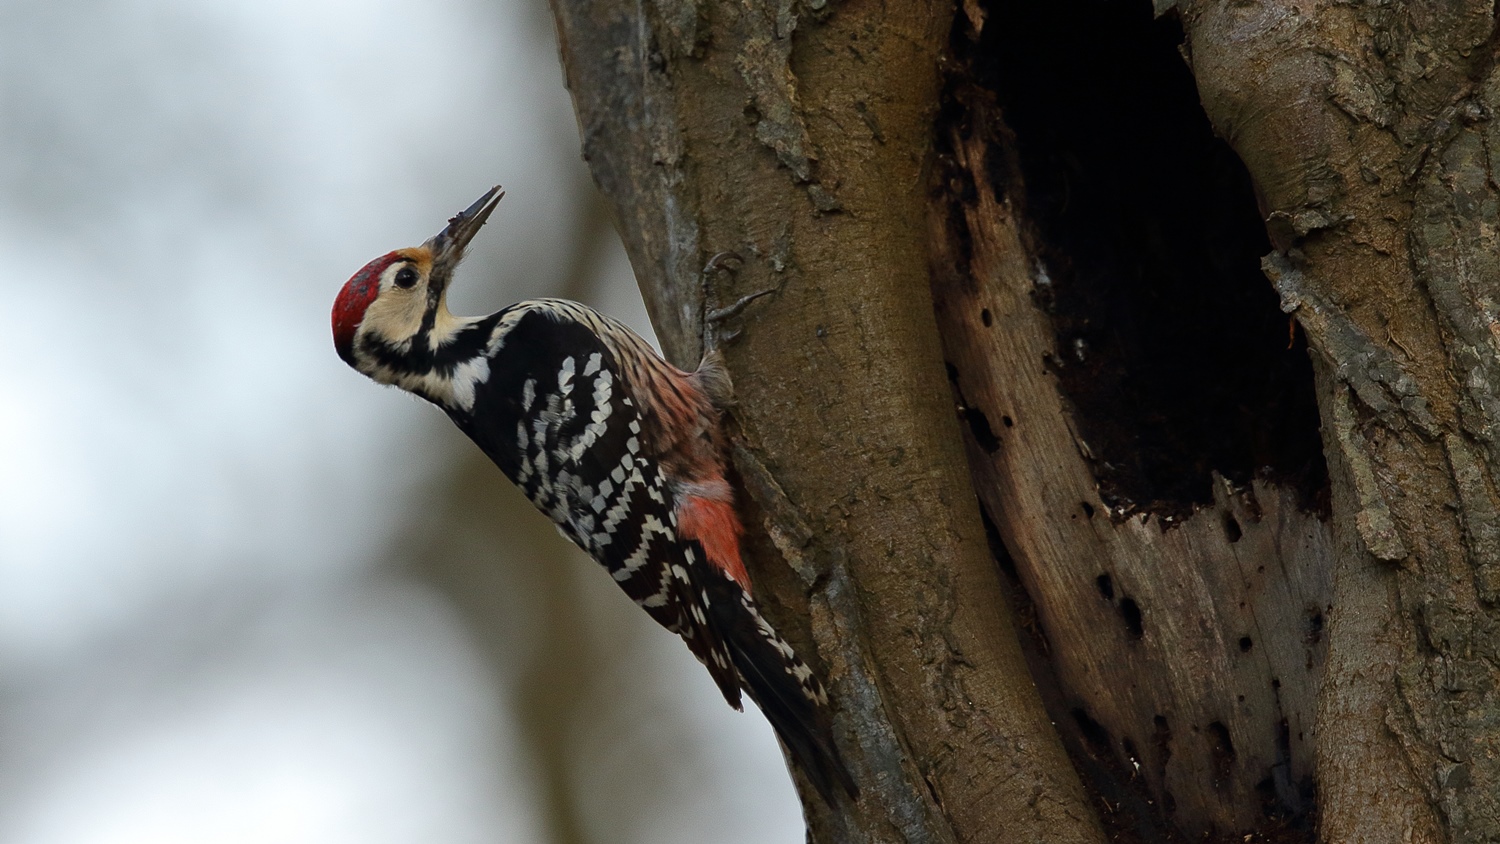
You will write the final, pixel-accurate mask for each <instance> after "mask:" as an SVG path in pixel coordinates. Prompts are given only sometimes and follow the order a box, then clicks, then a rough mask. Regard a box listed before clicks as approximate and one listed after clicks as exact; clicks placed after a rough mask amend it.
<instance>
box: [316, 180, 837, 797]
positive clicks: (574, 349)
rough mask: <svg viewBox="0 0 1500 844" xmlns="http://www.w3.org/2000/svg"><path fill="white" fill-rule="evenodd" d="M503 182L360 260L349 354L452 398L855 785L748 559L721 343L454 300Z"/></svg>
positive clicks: (350, 295)
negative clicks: (468, 307)
mask: <svg viewBox="0 0 1500 844" xmlns="http://www.w3.org/2000/svg"><path fill="white" fill-rule="evenodd" d="M502 196H504V193H503V192H502V191H501V190H500V188H499V187H495V188H492V189H491V190H489V191H487V192H486V193H485V194H484V195H483V196H481V197H480V198H479V199H478V201H476V202H475V203H474V204H473V205H471V206H469V208H468V209H466V210H465V211H463V212H461V213H459V214H458V215H457V216H455V217H453V218H452V219H450V220H449V221H448V225H447V226H446V227H445V228H444V229H443V230H442V231H441V232H439V233H438V234H437V235H436V236H434V237H432V238H431V239H429V240H428V241H427V242H425V243H423V244H422V245H421V246H417V247H413V248H407V249H398V250H396V251H394V252H389V253H387V254H385V255H382V256H381V257H379V258H376V259H375V260H373V261H371V262H370V263H368V264H366V265H365V266H364V267H363V268H362V269H360V271H359V272H357V273H355V274H354V276H353V277H352V278H350V279H349V281H348V282H346V283H345V284H344V287H343V289H342V290H341V291H340V292H339V295H338V298H337V299H336V300H335V302H334V305H333V343H334V348H335V349H336V350H337V351H338V354H339V357H341V358H343V359H344V361H345V362H346V363H348V364H349V365H350V366H352V367H354V369H356V370H358V371H359V372H361V373H363V374H364V375H366V376H368V377H369V378H371V379H373V380H374V381H377V382H379V383H381V384H389V385H394V386H396V387H399V388H401V389H403V390H406V391H407V392H410V393H414V394H416V395H418V396H421V397H422V398H424V399H426V400H427V401H429V402H431V403H432V404H434V405H437V406H438V407H439V408H441V409H442V410H443V411H444V412H445V413H447V414H448V417H449V418H450V419H452V420H453V422H454V423H455V424H456V425H458V427H459V429H460V430H462V431H463V432H464V433H465V434H468V435H469V438H470V439H472V440H473V441H474V442H475V444H476V445H478V446H479V448H480V449H481V450H483V451H484V453H485V454H486V455H488V456H489V458H490V459H491V460H493V461H494V462H495V464H496V465H497V466H499V467H500V470H501V471H502V472H504V473H505V475H506V477H508V478H509V479H510V480H511V481H512V482H513V483H515V484H516V486H518V487H520V488H521V491H522V492H524V493H525V494H526V496H527V497H528V498H529V499H531V502H532V503H533V504H535V505H536V507H537V509H539V510H541V511H542V513H544V514H546V515H547V516H548V517H550V518H551V519H552V521H553V522H555V523H556V525H557V527H558V530H559V532H561V533H562V534H563V536H565V537H567V538H568V539H569V540H571V541H572V542H573V543H575V544H576V545H578V547H580V548H582V549H583V550H584V551H585V552H587V553H588V554H589V555H590V556H592V557H593V558H594V559H595V560H596V561H597V562H599V563H600V564H601V565H603V566H604V567H605V569H607V570H608V571H609V573H610V575H611V576H612V577H613V578H614V580H615V582H616V583H618V584H619V585H620V588H621V589H623V590H624V591H625V593H626V594H627V595H629V596H630V597H631V598H633V599H634V600H635V602H636V603H637V604H639V605H640V606H641V607H642V608H643V609H645V610H646V612H647V613H649V614H650V615H651V617H652V618H654V619H655V620H656V621H657V623H658V624H661V625H662V626H663V627H665V628H667V629H668V630H670V631H672V632H673V633H676V634H677V635H679V636H681V637H682V638H683V640H684V641H685V642H686V643H687V646H688V649H689V650H691V651H692V653H693V655H694V656H695V657H697V658H698V660H699V661H700V662H702V663H703V664H704V666H706V667H707V668H708V672H709V674H710V675H711V676H712V677H713V679H714V682H715V683H716V684H717V685H718V687H719V691H721V692H722V693H723V694H724V699H725V700H727V701H728V702H729V705H730V706H733V707H734V708H735V709H741V708H742V706H741V702H740V691H741V689H743V690H744V691H745V692H747V693H748V694H749V695H750V697H751V699H752V700H754V701H755V702H756V703H757V704H758V705H759V706H760V708H761V710H762V711H763V712H764V713H765V715H766V718H767V720H769V721H770V722H771V725H772V727H774V728H775V730H776V734H777V736H778V737H779V738H780V739H781V741H782V743H783V745H784V746H785V747H786V748H788V750H789V752H790V754H791V756H792V757H793V758H794V759H795V760H796V762H797V764H798V766H799V767H800V768H801V769H802V770H803V771H804V772H805V773H806V774H807V776H808V778H809V780H810V781H811V782H812V784H813V786H814V787H815V788H816V789H817V790H818V792H819V793H820V794H821V795H822V797H823V799H824V800H825V801H827V802H829V803H830V804H832V803H833V801H834V797H835V786H838V787H839V788H841V789H842V790H843V791H844V792H845V793H846V794H848V795H849V796H850V797H851V798H853V797H856V796H857V795H858V790H857V789H856V787H855V785H854V781H853V779H852V777H851V776H850V775H849V772H848V769H847V768H846V767H845V765H844V762H843V760H842V758H841V757H840V755H839V752H838V748H837V747H836V746H835V745H834V743H833V740H832V736H831V733H832V726H831V720H830V717H829V713H828V698H827V695H826V693H825V692H824V689H823V685H822V683H820V682H819V681H818V678H817V677H816V676H815V675H814V674H813V671H812V669H811V668H809V667H808V666H807V664H806V663H805V662H803V661H802V660H801V659H800V658H799V657H798V656H797V654H796V652H795V651H793V649H792V647H791V646H790V645H789V644H787V642H786V640H784V639H782V638H781V636H780V635H779V634H778V633H777V632H776V630H775V629H774V628H773V627H772V626H771V625H770V623H769V622H767V621H766V619H765V617H764V616H763V615H762V614H761V612H760V609H759V607H758V606H757V605H756V602H755V598H754V596H753V595H752V593H751V585H750V576H749V574H748V573H747V572H746V571H745V565H744V562H743V561H742V560H741V558H740V536H741V534H742V533H743V529H742V526H741V523H740V518H739V515H738V513H737V512H736V510H735V502H734V491H733V489H732V488H731V485H730V483H729V480H728V477H727V475H726V462H727V461H726V457H725V436H724V432H723V428H722V425H721V415H722V412H723V408H724V407H725V405H726V404H727V402H728V401H729V399H730V390H731V387H730V382H729V377H728V374H727V373H726V372H725V370H724V368H723V365H722V364H721V362H720V360H719V357H718V355H717V354H714V353H710V354H708V355H706V356H704V358H703V361H702V363H700V364H699V365H698V368H697V369H696V370H695V371H693V372H685V371H683V370H681V369H678V368H677V367H675V366H672V365H671V364H669V363H667V362H666V361H665V360H662V358H661V357H660V356H658V355H657V353H656V352H655V351H654V350H653V349H652V348H651V346H650V345H649V344H648V343H647V342H646V341H645V340H643V339H641V337H640V336H639V335H637V334H636V333H635V332H633V331H631V330H630V329H629V328H627V327H625V325H624V324H622V323H620V322H618V321H616V320H614V319H611V318H610V317H607V316H605V315H603V314H600V313H598V312H597V311H594V310H593V309H591V308H588V307H586V306H584V305H580V304H578V303H577V302H569V301H566V300H562V299H532V300H527V301H524V302H518V303H516V304H514V305H511V306H510V307H508V308H503V309H501V310H500V311H497V312H496V313H493V314H490V315H489V316H485V317H458V316H454V315H453V314H452V313H450V312H449V311H448V306H447V294H448V286H449V284H450V283H451V282H452V279H453V273H454V270H455V268H456V267H457V266H458V263H459V261H460V260H461V259H462V258H463V256H464V250H465V249H466V248H467V246H468V244H469V242H470V241H471V240H472V239H473V238H474V235H475V234H476V233H477V232H478V231H479V229H480V227H481V226H483V225H484V223H485V221H486V220H488V219H489V216H490V213H491V212H492V211H494V210H495V206H496V204H497V203H499V201H500V199H501V197H502Z"/></svg>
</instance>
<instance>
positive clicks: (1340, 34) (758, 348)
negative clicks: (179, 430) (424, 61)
mask: <svg viewBox="0 0 1500 844" xmlns="http://www.w3.org/2000/svg"><path fill="white" fill-rule="evenodd" d="M959 6H960V9H959V13H958V16H957V17H956V18H955V17H953V15H952V12H953V9H951V8H949V7H948V6H946V5H945V4H943V3H940V2H929V3H920V2H905V3H896V4H890V3H887V4H884V5H879V6H877V5H875V4H873V3H868V2H849V3H844V4H841V5H835V6H829V7H825V6H824V4H823V3H821V2H813V3H806V4H799V3H795V2H792V0H783V2H781V3H778V4H775V5H773V6H763V5H761V4H750V3H743V4H711V3H706V2H705V3H693V2H682V3H668V2H661V3H655V4H643V5H628V4H624V3H599V2H594V3H589V2H583V0H554V9H555V11H556V14H557V18H558V23H559V30H560V33H561V38H562V42H563V59H564V64H565V67H566V70H567V76H568V80H569V86H570V88H571V89H572V91H573V94H574V98H575V102H576V104H577V107H578V112H579V120H580V126H581V128H582V131H583V136H584V150H585V155H586V157H587V158H588V159H589V160H590V163H591V164H592V166H593V170H594V173H595V176H596V178H597V180H598V181H599V183H600V185H601V187H602V188H603V190H604V193H605V195H606V196H607V197H608V199H609V201H610V203H611V204H612V207H613V209H614V211H615V214H616V216H617V220H618V224H619V227H620V230H621V234H622V236H623V237H624V239H625V242H626V245H627V249H628V250H629V252H630V255H631V258H632V262H633V264H634V266H635V269H636V271H637V274H638V276H639V278H640V279H641V281H642V286H643V289H644V291H645V293H646V296H647V300H648V304H649V306H650V308H651V310H652V314H653V319H654V321H655V322H656V324H657V326H658V328H659V331H660V334H661V336H662V338H663V344H664V346H665V348H666V351H667V352H668V354H669V356H670V357H672V358H673V359H674V360H675V361H676V362H677V363H679V364H683V365H691V364H692V363H694V362H695V361H696V358H697V356H698V354H699V352H700V350H701V347H702V336H703V332H704V331H705V330H707V331H708V333H709V334H710V335H711V336H712V335H714V334H715V333H716V332H719V331H720V330H721V329H723V328H725V327H726V326H716V325H715V323H714V320H710V319H706V315H708V314H710V313H711V312H712V311H714V310H715V309H716V308H720V307H722V306H724V305H727V304H729V303H730V302H733V301H735V300H736V299H737V298H738V297H740V296H743V295H745V294H749V293H754V292H759V291H762V290H769V291H772V293H771V295H768V296H766V297H764V298H762V299H759V300H757V301H756V302H754V303H752V304H751V305H750V306H749V309H748V310H746V311H745V312H744V313H743V315H742V316H741V317H739V318H738V322H735V321H731V322H730V323H729V324H728V326H727V327H728V328H729V330H731V331H732V330H734V329H736V328H740V329H742V333H741V336H740V337H739V339H738V341H737V342H736V343H734V344H733V345H731V346H729V347H728V348H727V355H728V360H729V364H730V368H731V371H732V373H733V375H734V377H735V380H736V383H737V385H738V392H739V396H740V401H741V404H740V406H739V408H738V409H737V410H736V413H735V416H736V421H737V424H738V426H739V434H740V438H739V441H740V445H739V447H738V452H737V465H738V467H739V470H740V473H741V475H742V480H743V481H744V487H745V489H746V490H747V492H748V497H749V499H750V500H749V501H747V502H746V506H747V508H748V509H749V512H750V515H751V516H752V521H753V522H754V523H757V525H758V526H761V527H764V531H763V532H761V531H757V536H756V537H754V538H753V539H752V545H753V548H752V551H753V552H754V553H753V555H752V556H753V558H754V560H755V562H756V570H755V574H756V577H757V584H758V589H759V590H761V592H762V593H763V594H765V595H766V596H767V598H768V600H769V601H770V603H772V604H773V609H774V611H775V615H776V620H777V621H778V622H779V623H780V624H781V625H782V626H783V627H785V628H786V629H787V630H788V632H789V633H790V634H791V635H792V637H793V638H794V640H796V641H798V642H799V643H801V644H802V645H803V646H804V647H805V648H806V649H807V650H808V651H809V652H810V653H812V654H815V655H816V658H817V660H818V661H820V662H821V663H822V665H823V667H824V670H825V674H826V675H827V676H828V677H829V678H830V680H831V681H832V682H831V685H832V687H833V691H834V696H835V698H836V699H837V701H838V705H839V707H840V709H841V716H840V720H839V727H840V729H841V731H842V732H841V734H840V736H839V740H840V742H841V745H842V746H843V747H844V748H845V750H846V752H847V753H848V754H849V756H850V758H851V760H852V762H853V764H854V767H855V768H856V776H857V777H858V779H859V780H860V783H861V787H862V788H863V789H865V797H864V798H863V799H862V800H861V801H860V802H859V804H858V805H856V806H844V807H839V810H838V811H836V812H828V811H825V810H824V809H822V808H821V807H820V806H819V805H818V803H817V801H816V800H813V801H811V802H810V803H809V812H810V822H811V824H812V828H813V834H814V837H815V838H816V839H817V840H825V841H887V840H889V841H896V840H914V841H942V842H947V841H952V842H970V841H976V842H977V841H1042V840H1045V841H1049V842H1050V841H1099V840H1102V839H1103V837H1104V836H1105V835H1106V834H1107V835H1108V837H1109V838H1110V840H1124V841H1203V840H1212V841H1224V842H1228V841H1284V842H1292V841H1297V842H1310V841H1314V840H1321V841H1327V842H1339V844H1343V843H1344V842H1386V841H1391V842H1395V841H1424V842H1425V841H1491V840H1500V700H1497V699H1496V698H1497V695H1500V688H1497V685H1496V679H1497V664H1500V645H1497V642H1500V635H1497V634H1500V616H1497V612H1500V608H1497V605H1500V515H1497V514H1500V507H1497V502H1500V495H1497V484H1496V472H1497V469H1500V438H1497V434H1500V429H1497V428H1496V425H1497V420H1500V283H1497V279H1500V242H1497V241H1500V221H1497V212H1500V183H1497V181H1496V179H1495V175H1494V173H1495V164H1494V160H1493V159H1494V156H1495V155H1496V154H1497V153H1496V152H1495V151H1496V150H1497V149H1500V146H1497V144H1500V129H1496V128H1495V127H1496V125H1497V123H1496V121H1495V120H1494V119H1492V118H1493V116H1494V115H1495V113H1496V109H1500V72H1497V70H1496V66H1495V62H1494V51H1495V44H1496V41H1495V9H1494V8H1493V5H1492V4H1491V3H1479V2H1475V0H1443V2H1432V3H1418V4H1405V3H1396V2H1384V1H1383V0H1370V2H1350V0H1267V1H1266V2H1259V1H1258V0H1248V2H1247V1H1246V0H1235V1H1234V2H1229V0H1196V1H1195V0H1182V2H1177V3H1173V2H1167V0H1157V2H1156V8H1155V9H1154V11H1155V12H1156V13H1158V14H1159V15H1160V17H1153V14H1152V13H1153V9H1152V7H1151V4H1150V3H1149V2H1147V0H1135V2H1129V1H1128V0H1109V2H1105V0H1053V1H1052V2H1048V3H1041V2H1024V1H1023V0H963V2H962V3H961V4H959ZM721 250H730V251H734V252H736V253H738V255H739V256H740V257H741V258H742V261H741V262H739V263H738V264H735V263H734V262H731V264H730V265H731V266H732V267H734V270H733V271H732V272H724V273H719V274H715V275H714V276H713V278H712V279H711V280H710V281H711V283H709V284H708V285H706V286H705V285H704V283H703V281H702V279H701V278H700V270H701V268H702V267H703V265H704V263H705V261H706V260H707V259H708V258H709V257H710V256H712V255H713V254H715V253H717V252H719V251H721ZM929 290H930V291H931V299H929V296H928V291H929ZM931 304H935V305H936V307H935V309H934V308H932V307H930V305H931ZM934 313H935V314H936V319H935V320H934ZM945 358H946V363H947V379H944V377H943V375H944V369H943V363H944V359H945ZM945 380H946V381H947V383H944V382H945ZM955 399H956V400H957V405H958V407H957V410H958V413H957V414H956V416H957V419H955V413H954V400H955ZM959 422H961V423H962V424H961V425H960V424H958V423H959ZM961 444H963V445H961ZM963 446H966V447H967V458H968V459H967V469H966V466H965V459H964V458H965V450H964V447H963ZM975 492H977V494H978V499H979V501H980V503H981V505H982V508H983V514H982V515H981V513H980V512H979V508H976V507H975V506H974V493H975ZM986 533H988V537H986ZM987 538H988V542H987ZM1010 608H1018V609H1019V616H1018V620H1019V622H1020V624H1019V628H1018V629H1019V630H1020V631H1021V633H1022V636H1021V637H1020V639H1021V646H1020V647H1018V645H1017V637H1016V635H1015V633H1016V629H1017V627H1016V626H1015V625H1014V624H1013V619H1012V615H1011V613H1010V612H1009V611H1008V609H1010ZM1023 651H1024V654H1025V657H1026V662H1024V663H1023V659H1022V652H1023ZM1028 667H1029V671H1030V676H1032V677H1034V678H1035V679H1036V682H1037V684H1038V686H1039V687H1040V692H1041V694H1040V695H1038V694H1037V692H1036V690H1034V689H1033V687H1032V684H1031V680H1030V679H1029V678H1028V674H1027V671H1028ZM1049 717H1050V720H1051V721H1052V722H1055V728H1054V726H1053V724H1050V723H1049ZM1079 775H1081V777H1080V776H1079ZM1080 780H1081V784H1080ZM804 793H806V792H805V789H804ZM1101 825H1102V827H1103V828H1107V830H1108V832H1107V833H1101V831H1100V830H1101Z"/></svg>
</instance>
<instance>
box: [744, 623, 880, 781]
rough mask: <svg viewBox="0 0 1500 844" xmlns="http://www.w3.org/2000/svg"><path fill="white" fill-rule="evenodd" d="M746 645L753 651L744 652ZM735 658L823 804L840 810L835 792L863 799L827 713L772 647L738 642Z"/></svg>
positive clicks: (753, 694)
mask: <svg viewBox="0 0 1500 844" xmlns="http://www.w3.org/2000/svg"><path fill="white" fill-rule="evenodd" d="M742 643H743V644H745V645H749V647H742ZM730 653H732V654H733V655H734V663H735V667H736V668H738V669H739V671H740V676H741V677H743V678H744V680H745V687H746V691H748V692H749V693H750V697H751V699H752V700H754V701H755V702H756V704H758V705H759V706H760V711H761V712H763V713H765V716H766V720H767V721H770V722H771V727H772V728H773V729H775V730H776V735H777V737H778V738H780V739H781V743H782V745H783V746H785V747H786V749H787V751H788V752H790V753H791V756H792V758H793V759H795V760H796V762H797V767H799V768H801V769H802V772H803V773H804V774H806V775H807V778H808V780H809V781H810V782H811V783H812V784H813V787H814V788H816V789H817V790H818V794H819V795H821V796H822V797H823V801H824V802H825V803H827V804H828V805H830V806H832V805H834V804H835V799H836V795H835V792H834V789H835V787H838V788H841V789H843V791H844V793H845V794H847V795H848V796H849V797H850V798H851V799H852V798H857V797H859V787H858V786H856V785H855V784H854V778H853V777H852V776H850V774H849V769H848V768H847V767H846V766H845V765H844V759H843V757H842V756H841V755H840V754H839V749H838V747H837V746H836V745H835V744H834V743H833V737H832V734H833V724H832V721H831V719H830V718H829V715H828V711H827V709H825V708H824V707H822V706H819V705H818V704H816V703H814V702H813V701H812V700H810V699H809V698H808V697H807V696H806V695H805V694H803V692H802V687H801V685H800V684H799V683H798V682H797V681H796V679H795V678H793V677H792V676H791V675H790V674H788V673H787V672H786V670H785V668H784V667H783V665H782V662H781V660H780V654H779V653H778V652H777V651H776V650H775V649H774V648H773V647H772V645H771V644H770V643H769V642H766V641H765V640H763V639H761V638H760V637H759V636H754V637H752V638H751V639H750V641H748V642H744V641H743V640H738V639H737V640H735V641H733V642H732V644H731V645H730Z"/></svg>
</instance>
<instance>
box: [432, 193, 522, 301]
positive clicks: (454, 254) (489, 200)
mask: <svg viewBox="0 0 1500 844" xmlns="http://www.w3.org/2000/svg"><path fill="white" fill-rule="evenodd" d="M504 196H505V191H503V190H501V189H500V186H499V185H496V186H494V187H492V188H490V189H489V190H487V191H485V192H484V196H481V197H479V199H477V200H476V201H475V202H474V204H473V205H470V206H469V207H468V208H465V209H464V210H462V211H460V212H458V213H457V214H455V215H454V216H453V218H452V219H450V220H449V221H448V225H447V227H446V228H444V229H443V230H442V231H440V232H438V233H437V234H436V235H435V236H434V237H433V238H432V240H429V241H427V247H428V248H429V249H431V250H432V274H431V277H432V279H433V280H434V281H439V283H440V284H441V285H443V286H446V285H447V283H448V279H449V278H450V277H451V276H452V274H453V270H454V268H455V267H457V266H458V262H459V261H461V260H463V257H464V249H465V248H466V247H467V246H468V245H469V241H471V240H473V239H474V235H476V234H478V233H479V229H480V227H481V226H483V225H484V221H485V220H488V219H489V218H490V212H491V211H494V210H495V206H496V205H497V204H499V202H500V200H501V198H503V197H504Z"/></svg>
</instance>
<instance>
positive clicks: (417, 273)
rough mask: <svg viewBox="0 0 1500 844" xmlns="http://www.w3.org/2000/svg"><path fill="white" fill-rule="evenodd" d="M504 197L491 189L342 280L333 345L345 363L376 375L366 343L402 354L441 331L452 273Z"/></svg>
mask: <svg viewBox="0 0 1500 844" xmlns="http://www.w3.org/2000/svg"><path fill="white" fill-rule="evenodd" d="M503 196H505V193H504V192H503V191H501V190H500V188H499V186H496V187H493V188H490V189H489V190H488V191H486V192H485V194H484V196H481V197H479V199H478V201H476V202H475V203H474V204H473V205H470V206H469V207H468V208H467V209H465V210H464V211H461V212H459V213H458V214H457V215H456V216H454V217H453V218H452V219H450V220H449V221H448V225H447V226H446V227H444V229H443V230H442V231H440V232H438V233H437V234H436V235H434V236H433V237H431V238H429V239H428V241H427V242H426V243H424V244H422V245H421V246H414V247H411V248H409V249H397V250H396V251H394V252H388V253H386V254H384V255H382V256H380V257H379V258H376V259H375V260H373V261H371V262H370V263H368V264H365V265H364V267H363V268H361V269H360V271H359V272H357V273H355V274H354V277H353V278H350V279H349V280H348V281H347V282H345V283H344V289H343V290H340V291H339V295H338V298H337V299H335V300H334V303H333V346H334V348H335V349H337V350H338V353H339V357H341V358H343V359H344V362H345V363H347V364H349V365H350V366H352V367H354V368H355V369H358V370H360V371H361V372H365V373H366V374H372V372H371V369H372V367H373V361H364V360H363V358H364V357H365V356H364V355H363V354H362V349H363V347H364V346H365V345H366V344H367V342H369V341H374V342H375V343H377V344H378V345H380V346H383V347H385V348H386V349H388V350H390V351H393V352H395V353H398V354H404V353H407V352H410V351H411V349H412V344H413V342H414V341H415V340H417V338H418V337H419V336H421V335H424V334H425V335H431V334H432V333H433V332H434V330H436V331H438V332H441V331H442V330H443V328H444V327H445V326H444V325H443V324H442V323H444V322H445V321H449V320H451V319H452V317H451V315H449V314H448V305H447V294H448V284H449V282H450V281H452V279H453V271H454V269H456V268H457V267H458V262H459V261H461V260H462V259H463V257H464V249H465V248H466V247H467V246H468V245H469V241H471V240H473V239H474V235H475V234H476V233H477V232H478V231H479V228H480V227H481V226H483V225H484V222H485V220H488V219H489V217H490V212H491V211H494V210H495V205H496V204H497V203H498V202H499V201H500V198H501V197H503ZM361 363H364V364H365V365H363V366H362V365H361Z"/></svg>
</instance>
